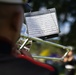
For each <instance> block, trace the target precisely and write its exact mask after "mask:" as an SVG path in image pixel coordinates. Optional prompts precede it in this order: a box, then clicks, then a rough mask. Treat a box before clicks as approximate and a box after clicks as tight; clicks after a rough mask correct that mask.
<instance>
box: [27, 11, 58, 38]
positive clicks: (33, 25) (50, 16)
mask: <svg viewBox="0 0 76 75" xmlns="http://www.w3.org/2000/svg"><path fill="white" fill-rule="evenodd" d="M26 24H27V27H28V33H29V36H31V37H41V36H48V35H52V34H57V33H59V29H58V23H57V17H56V13H55V12H52V13H46V14H41V15H35V16H28V17H26Z"/></svg>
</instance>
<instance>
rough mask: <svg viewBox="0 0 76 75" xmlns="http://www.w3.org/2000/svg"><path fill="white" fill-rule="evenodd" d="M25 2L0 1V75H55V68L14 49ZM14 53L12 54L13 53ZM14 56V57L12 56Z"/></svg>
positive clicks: (18, 0)
mask: <svg viewBox="0 0 76 75" xmlns="http://www.w3.org/2000/svg"><path fill="white" fill-rule="evenodd" d="M26 2H27V1H26V0H0V75H57V72H56V71H55V68H54V67H53V66H49V65H46V64H43V63H40V62H37V61H35V60H34V59H32V58H31V57H30V56H29V55H28V52H27V51H26V50H22V53H23V55H22V53H21V52H19V51H18V50H17V49H16V47H15V46H16V42H17V40H18V39H19V37H20V32H21V27H22V23H23V21H24V9H23V6H24V5H25V3H26ZM13 51H14V52H13ZM14 54H15V55H14Z"/></svg>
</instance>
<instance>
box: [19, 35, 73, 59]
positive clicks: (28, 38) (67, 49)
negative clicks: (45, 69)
mask: <svg viewBox="0 0 76 75" xmlns="http://www.w3.org/2000/svg"><path fill="white" fill-rule="evenodd" d="M22 37H24V38H25V40H24V42H23V44H22V45H21V46H20V48H19V50H20V49H21V48H23V47H24V45H25V44H26V42H27V41H28V40H34V41H39V42H42V43H45V44H49V45H52V46H55V47H59V48H62V49H65V50H66V53H65V54H64V55H63V56H62V57H61V58H56V57H46V56H34V55H33V56H32V57H33V58H37V59H49V60H51V59H52V60H63V59H64V57H65V56H66V55H67V54H68V52H69V51H70V50H72V47H70V46H68V47H66V46H63V45H60V44H56V43H53V42H49V41H44V40H42V39H40V38H36V37H29V36H23V35H22Z"/></svg>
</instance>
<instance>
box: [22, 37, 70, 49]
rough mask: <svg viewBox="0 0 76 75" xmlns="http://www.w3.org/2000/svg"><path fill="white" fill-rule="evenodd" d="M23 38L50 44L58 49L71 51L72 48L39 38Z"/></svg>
mask: <svg viewBox="0 0 76 75" xmlns="http://www.w3.org/2000/svg"><path fill="white" fill-rule="evenodd" d="M23 37H25V38H29V39H31V40H34V41H40V42H42V43H46V44H50V45H53V46H56V47H60V48H63V49H66V50H71V48H70V47H66V46H63V45H60V44H56V43H53V42H49V41H44V40H42V39H39V38H35V37H29V36H23Z"/></svg>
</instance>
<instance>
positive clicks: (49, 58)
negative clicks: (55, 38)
mask: <svg viewBox="0 0 76 75" xmlns="http://www.w3.org/2000/svg"><path fill="white" fill-rule="evenodd" d="M32 57H33V58H37V59H48V60H52V59H53V60H63V58H55V57H46V56H32Z"/></svg>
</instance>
